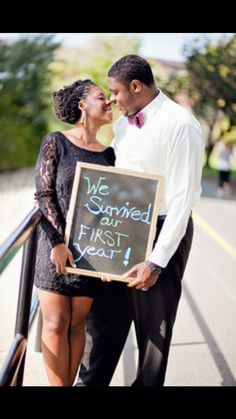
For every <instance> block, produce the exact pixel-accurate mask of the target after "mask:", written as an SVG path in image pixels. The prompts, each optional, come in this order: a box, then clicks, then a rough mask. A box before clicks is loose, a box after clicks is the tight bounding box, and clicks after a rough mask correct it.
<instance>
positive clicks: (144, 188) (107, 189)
mask: <svg viewBox="0 0 236 419" xmlns="http://www.w3.org/2000/svg"><path fill="white" fill-rule="evenodd" d="M162 181H163V177H162V176H157V175H146V174H143V173H140V172H133V171H129V170H125V169H119V168H116V167H110V166H109V167H107V166H100V165H96V164H89V163H81V162H78V163H77V167H76V172H75V177H74V183H73V189H72V195H71V201H70V207H69V211H68V216H67V225H66V233H65V236H66V244H67V246H68V247H69V249H70V250H71V252H72V254H73V256H74V260H75V263H76V266H77V267H76V268H72V267H71V266H70V265H69V262H68V263H67V267H66V269H67V271H68V272H71V273H77V274H83V275H88V276H92V277H94V276H95V277H101V276H106V277H108V278H110V279H113V280H118V281H124V282H128V281H129V279H130V278H123V277H122V275H123V274H124V273H125V272H126V271H128V270H129V269H130V268H131V267H132V266H134V265H135V264H137V263H140V262H143V261H144V260H145V259H147V257H148V256H149V254H150V253H151V250H152V245H153V240H154V237H155V230H156V221H157V214H158V205H159V199H160V193H161V186H162Z"/></svg>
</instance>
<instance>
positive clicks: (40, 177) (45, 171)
mask: <svg viewBox="0 0 236 419" xmlns="http://www.w3.org/2000/svg"><path fill="white" fill-rule="evenodd" d="M58 161H59V155H58V150H57V141H56V138H55V136H53V135H52V134H48V135H47V136H46V137H45V138H44V139H43V141H42V144H41V147H40V152H39V156H38V159H37V163H36V166H35V186H36V193H35V199H37V201H38V204H39V208H40V210H41V211H42V213H43V217H42V220H41V223H40V224H41V226H42V228H43V229H44V230H45V232H46V234H47V236H48V238H49V240H50V242H51V244H52V246H55V245H56V244H59V243H63V242H64V238H63V235H62V234H61V233H60V231H61V232H63V227H64V226H63V224H64V219H63V217H62V214H61V210H60V207H59V204H58V201H57V195H56V176H57V166H58Z"/></svg>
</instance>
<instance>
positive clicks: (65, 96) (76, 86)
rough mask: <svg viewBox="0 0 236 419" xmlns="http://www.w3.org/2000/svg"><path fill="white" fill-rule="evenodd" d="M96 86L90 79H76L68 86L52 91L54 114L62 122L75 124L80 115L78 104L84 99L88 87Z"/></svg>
mask: <svg viewBox="0 0 236 419" xmlns="http://www.w3.org/2000/svg"><path fill="white" fill-rule="evenodd" d="M92 86H96V85H95V83H93V82H92V81H91V80H89V79H86V80H77V81H75V82H74V83H72V84H70V85H69V86H64V87H63V89H60V90H58V92H54V93H53V98H54V110H55V114H56V116H57V117H58V118H59V119H60V120H61V121H63V122H67V123H68V124H75V123H76V122H77V121H78V120H79V119H80V117H81V110H80V109H79V107H78V104H79V102H80V100H81V99H84V98H85V97H86V96H87V94H88V91H89V89H90V87H92Z"/></svg>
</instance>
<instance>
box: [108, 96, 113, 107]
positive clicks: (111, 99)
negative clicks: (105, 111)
mask: <svg viewBox="0 0 236 419" xmlns="http://www.w3.org/2000/svg"><path fill="white" fill-rule="evenodd" d="M112 103H115V99H113V98H112V96H111V97H110V99H109V100H108V99H107V102H106V104H107V106H110V105H111V104H112Z"/></svg>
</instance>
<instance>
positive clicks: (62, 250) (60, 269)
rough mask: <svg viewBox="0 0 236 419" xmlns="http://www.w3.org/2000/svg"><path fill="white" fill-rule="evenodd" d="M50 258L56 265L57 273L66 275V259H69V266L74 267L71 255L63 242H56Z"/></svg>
mask: <svg viewBox="0 0 236 419" xmlns="http://www.w3.org/2000/svg"><path fill="white" fill-rule="evenodd" d="M50 259H51V261H52V263H53V264H54V265H56V272H57V273H58V274H63V275H68V273H67V270H66V261H67V259H69V262H70V264H71V266H72V267H73V268H76V265H75V261H74V258H73V255H72V253H71V251H70V250H69V249H68V247H67V246H66V245H65V243H60V244H57V245H56V246H54V247H53V248H52V250H51V256H50Z"/></svg>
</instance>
